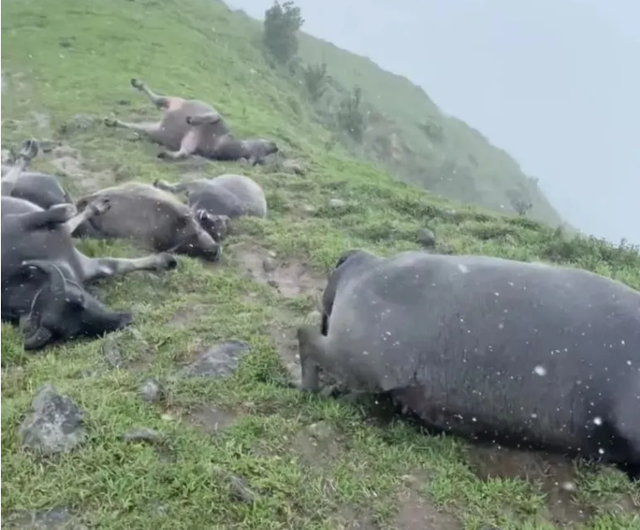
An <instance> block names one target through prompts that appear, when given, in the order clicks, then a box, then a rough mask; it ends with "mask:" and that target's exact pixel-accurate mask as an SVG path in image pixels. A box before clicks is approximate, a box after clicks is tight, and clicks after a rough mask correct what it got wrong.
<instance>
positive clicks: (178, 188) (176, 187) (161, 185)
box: [153, 179, 188, 193]
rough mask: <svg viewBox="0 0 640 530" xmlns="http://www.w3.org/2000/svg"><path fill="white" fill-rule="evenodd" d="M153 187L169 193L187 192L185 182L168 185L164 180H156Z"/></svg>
mask: <svg viewBox="0 0 640 530" xmlns="http://www.w3.org/2000/svg"><path fill="white" fill-rule="evenodd" d="M153 185H154V187H156V188H158V189H161V190H164V191H170V192H171V193H180V192H183V191H186V190H187V186H188V184H187V183H186V182H181V183H179V184H169V183H168V182H166V181H164V180H159V179H158V180H156V181H155V182H154V183H153Z"/></svg>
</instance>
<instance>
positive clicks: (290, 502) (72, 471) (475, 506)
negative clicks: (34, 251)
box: [1, 0, 640, 530]
mask: <svg viewBox="0 0 640 530" xmlns="http://www.w3.org/2000/svg"><path fill="white" fill-rule="evenodd" d="M2 15H3V17H2V72H3V93H2V141H3V148H4V149H8V148H10V147H13V148H16V147H17V146H18V145H19V144H20V143H21V142H22V141H23V140H24V139H25V138H28V137H35V138H38V139H39V140H40V141H41V144H42V146H43V147H44V151H45V152H43V153H41V154H40V155H39V156H38V157H37V158H36V159H35V160H34V161H33V163H32V167H33V168H36V169H39V170H43V171H49V172H52V173H55V174H57V175H59V176H60V179H61V181H62V182H63V183H64V185H65V186H66V187H67V188H68V190H69V191H70V192H71V194H72V195H73V196H74V197H79V195H80V194H81V193H85V192H88V191H95V190H96V189H98V188H100V187H103V186H108V185H113V184H114V183H118V182H126V181H140V182H148V183H150V182H153V181H154V180H155V179H157V178H161V179H164V180H168V181H179V180H188V179H192V178H197V177H202V176H215V175H218V174H222V173H229V172H236V173H237V172H242V173H244V174H247V175H249V176H251V177H252V178H254V179H255V180H256V181H257V182H259V183H260V184H261V185H262V186H263V187H264V189H265V192H266V194H267V200H268V204H269V216H268V218H267V219H264V220H260V219H246V220H243V221H242V222H238V223H236V224H235V225H234V233H233V234H232V236H231V237H230V238H229V239H228V240H227V241H225V243H224V254H223V258H222V260H221V262H220V263H219V264H216V265H215V266H211V265H207V264H203V263H201V262H199V261H196V260H193V259H189V258H183V257H181V258H180V259H179V261H180V263H179V267H178V269H177V270H175V271H171V272H166V273H158V274H154V273H135V274H131V275H130V276H125V277H122V278H119V279H117V280H113V281H109V282H108V283H107V282H105V283H104V284H101V285H99V286H98V287H97V289H96V293H97V295H98V296H99V297H100V298H101V299H102V300H104V301H105V302H106V303H107V304H108V305H109V306H110V307H114V308H122V309H125V308H126V309H130V310H132V311H133V312H134V314H135V320H134V322H133V324H132V326H131V327H130V328H129V329H127V330H123V331H119V332H117V333H113V334H110V335H108V336H106V337H103V338H100V339H97V340H91V341H88V340H78V341H74V342H71V343H68V344H63V345H58V346H55V347H52V348H50V349H48V350H46V351H44V352H40V353H39V354H33V353H26V352H25V351H24V350H23V348H22V341H21V336H20V333H19V331H18V330H17V329H15V328H13V327H11V326H9V325H6V324H3V325H2V378H1V385H2V406H3V409H2V468H1V473H2V485H3V490H2V494H3V495H2V501H3V502H2V518H3V525H4V526H5V527H11V526H10V524H11V522H13V527H14V528H15V527H18V528H25V527H27V528H28V527H30V526H29V524H30V523H26V522H25V521H27V520H30V521H33V519H34V518H36V519H38V520H40V521H42V520H44V519H46V518H47V517H48V518H49V519H52V518H55V517H57V518H58V519H65V520H66V521H67V522H68V524H69V527H70V528H100V529H114V530H115V529H121V528H132V529H140V530H145V529H148V530H151V529H153V530H159V529H171V530H187V529H188V530H192V529H199V528H211V529H232V528H233V529H241V530H249V529H252V530H258V529H260V530H263V529H265V530H275V529H290V528H295V529H303V530H334V529H348V528H349V529H355V528H367V529H370V530H391V529H395V530H411V529H416V528H434V529H436V530H480V529H482V528H500V529H502V530H559V529H562V528H567V527H568V526H569V525H572V524H573V525H575V526H574V527H575V528H582V529H584V530H618V529H623V528H624V529H627V528H629V529H631V528H638V527H639V525H640V515H639V512H640V510H639V502H640V501H639V499H640V491H639V490H638V486H636V485H632V484H630V483H629V482H628V481H627V480H626V479H625V478H624V477H623V476H622V475H621V474H620V473H619V472H617V471H615V470H613V469H610V468H600V467H597V466H596V467H594V466H585V465H576V466H574V465H573V464H572V463H570V462H566V461H564V460H562V459H556V458H552V457H543V456H541V455H537V454H533V453H520V452H517V451H508V450H506V449H500V448H480V447H474V446H471V445H469V444H467V443H465V442H463V441H461V440H458V439H456V438H454V437H445V436H432V435H429V434H428V433H425V432H423V431H421V430H419V429H417V428H416V427H415V426H413V425H411V424H409V423H407V422H406V421H403V420H401V419H398V418H391V419H389V418H386V417H382V418H378V417H376V416H373V415H372V414H371V409H372V405H371V404H368V403H367V402H356V403H351V402H349V401H347V400H338V399H330V398H326V397H322V396H314V397H310V396H307V395H303V394H302V393H301V392H299V391H298V390H297V389H296V388H293V387H291V385H290V384H289V382H290V379H291V377H292V374H293V376H295V375H296V374H297V373H298V370H296V366H295V363H296V359H295V351H296V342H295V329H296V327H297V326H298V325H299V324H301V323H303V322H314V323H318V324H319V315H318V313H317V307H318V298H319V296H320V293H321V290H322V288H323V287H324V282H325V279H326V274H327V273H328V272H329V271H330V270H331V268H332V267H333V265H334V264H335V262H336V260H337V258H338V256H339V255H340V254H341V253H342V252H343V251H345V250H346V249H349V248H354V247H362V248H367V249H370V250H372V251H375V252H378V253H380V254H382V255H390V254H393V253H396V252H399V251H402V250H408V249H418V248H420V242H419V241H420V238H421V231H423V230H425V229H427V228H428V229H430V230H431V231H432V232H433V233H434V234H435V241H436V243H435V250H436V251H441V252H450V253H478V254H487V255H495V256H501V257H506V258H514V259H520V260H525V261H535V260H543V261H553V262H559V263H565V264H569V265H571V266H575V267H583V268H586V269H589V270H592V271H596V272H599V273H601V274H604V275H608V276H611V277H615V278H617V279H619V280H620V281H623V282H625V283H627V284H629V285H631V286H633V287H635V288H636V289H637V288H640V256H638V253H637V250H636V249H632V248H627V247H624V246H620V247H614V246H611V245H608V244H606V243H604V242H602V241H599V240H596V239H593V238H578V237H570V236H568V235H566V234H565V233H563V231H562V230H561V229H557V230H555V229H553V228H551V227H549V226H546V225H544V224H540V223H538V222H536V221H534V220H532V219H529V218H526V217H521V216H513V215H510V216H506V215H500V214H498V213H495V212H491V211H488V210H485V209H483V208H481V207H476V206H472V205H464V204H460V203H456V202H453V201H450V200H447V199H445V198H442V197H439V196H436V195H433V194H430V193H429V192H427V191H425V190H424V189H421V188H420V187H418V186H415V185H413V184H407V183H405V182H402V181H400V180H398V179H397V178H396V176H395V175H391V174H390V173H388V172H386V171H385V170H384V168H383V167H381V166H379V165H377V164H373V163H371V161H366V160H363V159H361V158H356V157H355V156H354V155H353V151H352V148H351V147H350V146H348V145H346V144H343V143H341V142H335V141H334V139H335V131H333V130H330V129H328V128H327V127H325V126H324V125H323V124H322V123H321V121H319V120H318V117H317V109H315V108H314V107H313V106H312V105H310V104H309V103H308V101H307V100H306V99H305V96H304V95H303V93H302V92H301V91H300V90H299V87H297V86H295V84H292V82H291V79H290V78H289V77H287V76H285V75H283V73H282V72H280V71H279V70H278V69H274V68H272V67H271V66H270V65H269V63H268V62H267V61H266V60H265V57H264V54H263V52H262V50H261V49H260V47H259V46H258V45H257V43H256V41H259V35H258V34H257V33H256V32H257V31H258V30H259V26H257V25H256V22H255V21H252V20H249V19H247V17H243V16H240V15H238V14H237V13H234V12H232V11H231V10H229V9H228V8H226V7H225V6H224V5H222V4H220V3H217V2H211V1H209V0H162V1H159V0H133V1H131V0H111V1H109V2H100V1H97V0H89V1H87V0H58V1H56V2H40V1H37V0H6V1H5V4H4V6H3V12H2ZM303 48H304V44H303ZM132 77H136V78H139V79H143V80H145V81H146V82H147V83H148V84H149V86H150V87H152V88H153V89H155V90H156V91H158V92H161V93H164V94H173V95H179V96H183V97H197V98H198V99H201V100H204V101H209V102H211V103H212V104H214V105H215V106H216V108H217V109H218V110H219V111H220V112H221V113H223V114H224V116H225V117H226V118H227V119H228V121H229V123H230V125H231V127H232V128H233V129H234V131H235V132H237V134H238V135H241V136H249V135H250V136H264V137H267V138H273V139H275V140H277V141H278V143H279V144H280V145H281V146H282V149H283V151H284V153H285V154H286V156H287V157H288V158H291V159H295V160H296V161H297V163H298V164H299V165H300V166H302V168H303V173H304V174H302V175H301V174H295V173H291V172H288V171H286V170H285V169H286V168H285V167H284V166H281V165H278V164H269V165H265V166H258V167H255V168H249V167H246V166H240V165H238V164H231V163H228V164H226V163H214V162H207V161H203V160H199V159H192V160H188V161H184V162H180V163H167V162H164V161H161V160H159V159H158V158H157V157H156V154H157V153H158V147H157V146H154V145H152V144H150V143H148V142H146V141H139V140H138V139H137V138H136V137H135V135H133V134H129V133H127V132H125V131H121V130H112V129H108V128H106V127H104V125H103V123H102V119H103V118H104V117H106V116H112V115H115V116H116V117H118V118H121V119H126V120H131V121H146V120H155V119H157V117H158V111H157V110H156V109H154V108H152V107H151V105H150V104H149V102H148V101H147V100H145V98H144V97H142V96H141V95H140V94H138V93H136V92H135V91H134V90H133V89H132V88H131V86H130V81H129V80H130V78H132ZM425 101H426V100H425ZM434 112H435V111H434ZM327 145H331V148H330V149H329V148H327ZM451 149H453V147H451ZM434 150H436V149H435V148H434ZM436 151H437V150H436ZM439 156H440V155H439ZM465 156H466V155H465ZM3 244H6V242H3ZM79 246H80V248H81V249H82V250H83V251H84V252H85V253H87V254H88V255H92V256H98V255H99V256H107V255H113V256H142V255H144V253H145V251H143V250H141V249H139V248H135V247H133V246H130V245H126V244H124V243H122V242H104V241H95V240H85V241H82V242H81V243H79ZM228 341H241V342H242V343H245V344H247V345H248V349H249V352H248V353H247V354H246V355H245V356H244V357H242V358H241V359H239V362H238V366H237V367H236V366H233V367H232V368H233V369H231V368H229V370H228V371H229V372H232V373H231V375H229V376H228V377H211V376H203V377H198V378H190V377H185V376H184V374H185V367H189V366H193V364H192V363H193V362H194V361H195V360H197V359H201V356H202V355H203V354H206V352H208V351H212V348H213V347H214V346H215V345H217V344H220V343H225V342H228ZM213 350H215V348H213ZM221 362H222V361H221ZM231 364H233V363H231ZM150 380H155V381H156V382H158V383H159V384H160V385H161V386H162V387H163V392H162V397H161V398H158V399H151V398H149V399H147V400H145V399H142V397H141V385H142V386H143V387H144V388H147V387H148V386H149V381H150ZM47 382H50V383H52V384H53V385H54V386H55V388H56V389H57V390H58V391H59V392H60V393H62V394H64V395H66V396H69V397H70V398H71V399H73V401H75V402H76V403H77V404H78V406H79V407H81V409H82V410H84V412H85V418H84V430H85V432H86V437H85V439H84V441H83V442H82V443H81V444H79V445H78V446H77V447H75V448H74V450H73V451H70V452H68V453H65V454H60V455H54V456H49V457H43V456H39V455H37V454H33V453H32V452H30V451H27V450H23V448H22V442H23V440H22V436H21V434H20V425H21V424H22V422H23V421H24V419H25V417H26V416H28V415H29V414H30V405H31V403H32V400H33V398H34V395H35V394H36V392H37V390H38V389H39V388H41V387H42V385H44V384H45V383H47ZM145 395H148V394H146V393H145ZM148 401H152V402H151V403H150V402H148ZM132 428H145V429H153V430H154V431H155V434H154V436H147V437H146V442H147V443H130V437H127V436H125V434H126V433H128V432H129V431H130V430H131V429H132ZM144 441H145V440H143V442H144ZM49 510H55V511H54V512H50V511H49ZM51 514H53V515H51ZM31 527H33V526H31ZM50 527H52V526H50Z"/></svg>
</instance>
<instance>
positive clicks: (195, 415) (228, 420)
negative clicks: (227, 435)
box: [183, 406, 238, 435]
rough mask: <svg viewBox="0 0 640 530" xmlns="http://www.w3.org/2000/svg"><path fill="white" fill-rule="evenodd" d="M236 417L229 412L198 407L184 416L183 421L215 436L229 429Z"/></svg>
mask: <svg viewBox="0 0 640 530" xmlns="http://www.w3.org/2000/svg"><path fill="white" fill-rule="evenodd" d="M237 417H238V415H237V414H236V413H234V412H231V411H227V410H221V409H217V408H214V407H210V406H200V407H197V408H195V409H193V410H192V411H191V412H190V413H189V414H187V415H185V416H184V417H183V419H184V420H185V421H186V422H187V423H189V424H190V425H193V426H195V427H197V428H198V429H200V430H201V431H203V432H205V433H206V434H210V435H215V434H217V433H219V432H220V431H222V430H223V429H226V428H227V427H229V426H230V425H231V424H232V423H233V422H234V421H235V420H236V419H237Z"/></svg>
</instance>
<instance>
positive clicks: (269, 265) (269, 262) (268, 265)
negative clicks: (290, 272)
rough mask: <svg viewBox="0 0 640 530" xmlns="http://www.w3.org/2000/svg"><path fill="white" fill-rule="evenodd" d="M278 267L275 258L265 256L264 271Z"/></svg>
mask: <svg viewBox="0 0 640 530" xmlns="http://www.w3.org/2000/svg"><path fill="white" fill-rule="evenodd" d="M277 267H278V265H277V263H276V261H275V260H274V259H273V258H265V259H264V260H263V261H262V268H263V270H264V272H273V271H274V270H276V268H277Z"/></svg>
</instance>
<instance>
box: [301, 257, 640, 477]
mask: <svg viewBox="0 0 640 530" xmlns="http://www.w3.org/2000/svg"><path fill="white" fill-rule="evenodd" d="M323 305H324V313H325V322H324V325H323V327H324V328H325V329H324V331H325V332H326V335H323V334H322V330H318V329H316V328H315V327H312V326H303V327H301V328H300V329H299V330H298V340H299V349H300V362H301V366H302V388H303V389H304V390H308V391H313V392H315V391H318V390H319V388H318V386H319V380H318V368H322V369H324V370H326V371H328V372H329V373H331V374H332V375H334V376H336V377H338V378H341V379H342V380H345V381H346V385H347V387H348V388H349V389H351V390H355V391H361V392H369V393H389V394H391V396H392V397H393V398H394V399H395V400H396V401H397V402H399V404H401V405H403V406H404V407H406V408H407V409H409V410H410V411H412V412H414V413H415V414H417V415H418V416H419V417H420V418H422V419H423V420H424V421H425V422H426V423H427V424H428V425H430V426H432V427H435V428H437V429H441V430H444V431H448V432H451V433H454V434H458V435H461V436H465V437H468V438H476V437H478V438H483V437H489V439H504V440H505V443H508V444H525V443H530V444H535V445H537V446H539V447H540V446H541V447H543V448H546V449H549V450H551V451H558V452H563V453H566V454H569V455H580V456H582V457H585V458H593V459H597V460H602V461H604V462H608V463H612V464H615V465H616V466H617V467H619V468H620V469H621V470H622V471H624V472H625V473H626V474H627V475H628V476H629V477H630V478H633V479H636V480H637V479H640V421H638V410H639V409H638V403H639V402H640V372H639V371H638V366H640V312H639V311H638V308H639V307H640V292H638V291H635V290H633V289H631V288H630V287H627V286H626V285H624V284H622V283H619V282H617V281H614V280H611V279H608V278H605V277H602V276H599V275H596V274H593V273H590V272H586V271H583V270H579V269H570V268H562V267H553V266H550V265H545V264H539V263H522V262H517V261H510V260H505V259H499V258H492V257H485V256H445V255H434V254H427V253H424V252H405V253H401V254H399V255H397V256H395V257H391V258H381V257H378V256H375V255H373V254H370V253H368V252H365V251H360V250H356V251H350V252H347V253H345V255H343V257H342V258H341V259H340V261H339V262H338V264H337V267H336V269H335V270H334V272H333V274H332V276H331V278H330V279H329V283H328V285H327V288H326V292H325V296H324V299H323Z"/></svg>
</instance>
